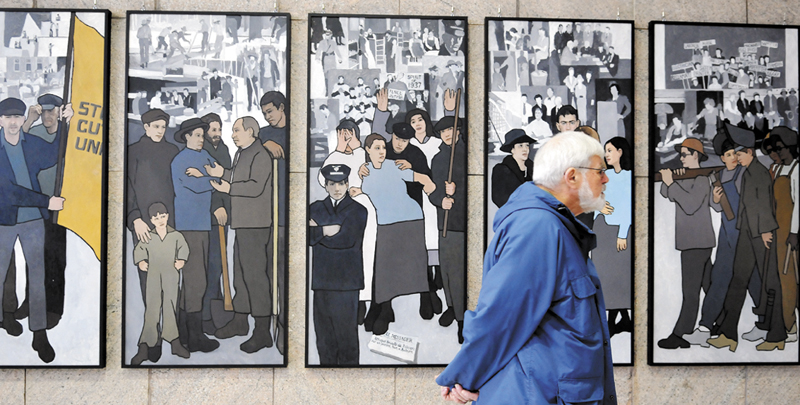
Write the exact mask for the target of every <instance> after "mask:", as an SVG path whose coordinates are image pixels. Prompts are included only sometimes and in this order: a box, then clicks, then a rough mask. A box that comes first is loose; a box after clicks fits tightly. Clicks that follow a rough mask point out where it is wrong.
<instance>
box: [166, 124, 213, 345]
mask: <svg viewBox="0 0 800 405" xmlns="http://www.w3.org/2000/svg"><path fill="white" fill-rule="evenodd" d="M208 126H209V124H208V123H206V122H204V121H203V120H201V119H200V118H190V119H188V120H186V121H184V122H182V123H181V127H180V129H178V131H177V132H175V140H176V141H177V142H180V143H185V144H186V148H184V149H183V150H182V151H180V153H178V155H176V156H175V158H174V159H173V160H172V163H171V164H170V169H171V171H172V184H173V186H174V187H175V214H174V215H175V230H176V231H179V232H180V233H181V234H182V235H183V237H184V238H185V239H186V243H187V244H188V245H189V258H188V259H187V260H186V264H185V265H184V266H183V270H182V274H183V277H182V282H181V297H180V303H179V307H180V312H179V313H180V316H179V317H178V318H179V319H178V321H179V323H178V324H179V326H180V329H181V334H180V338H181V342H183V343H186V345H187V348H188V349H189V351H190V352H196V351H202V352H210V351H212V350H214V349H216V348H217V347H219V342H217V341H215V340H212V339H208V338H207V337H206V336H205V334H204V333H203V330H202V312H201V311H202V310H203V295H205V291H206V285H207V272H208V249H209V232H210V231H211V216H210V215H209V212H211V195H212V192H213V191H214V188H213V187H212V186H211V182H210V181H209V178H208V177H207V176H208V173H207V172H206V169H205V166H206V165H211V166H217V162H216V161H215V160H214V158H212V157H211V155H210V154H209V153H208V151H206V150H205V149H203V144H204V142H205V132H206V130H207V129H208ZM192 168H194V169H196V170H195V171H199V172H200V174H201V176H196V174H197V173H195V174H190V170H191V169H192ZM184 325H185V328H184ZM184 332H185V333H184Z"/></svg>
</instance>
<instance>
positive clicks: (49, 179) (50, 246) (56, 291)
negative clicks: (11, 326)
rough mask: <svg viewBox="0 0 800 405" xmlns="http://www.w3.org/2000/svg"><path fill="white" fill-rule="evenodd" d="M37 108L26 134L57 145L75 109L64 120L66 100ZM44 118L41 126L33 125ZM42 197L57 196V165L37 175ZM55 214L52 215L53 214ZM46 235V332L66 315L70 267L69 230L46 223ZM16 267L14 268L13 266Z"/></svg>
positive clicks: (24, 309) (49, 100) (48, 99)
mask: <svg viewBox="0 0 800 405" xmlns="http://www.w3.org/2000/svg"><path fill="white" fill-rule="evenodd" d="M37 101H38V104H37V105H34V106H31V108H30V110H29V111H28V118H27V119H26V120H25V123H24V124H23V125H22V130H23V131H24V132H25V133H26V134H31V135H33V136H36V137H39V138H41V139H42V140H44V141H45V142H47V143H48V144H50V145H53V144H54V141H55V139H56V135H58V133H59V131H64V130H65V129H64V128H62V126H63V125H65V124H67V123H69V119H70V118H72V109H71V108H69V109H68V110H66V111H65V112H68V113H67V114H66V115H64V117H63V118H62V109H61V106H62V105H63V100H62V99H61V97H58V96H56V95H54V94H44V95H41V96H39V98H38V100H37ZM40 118H41V123H39V124H38V125H33V124H35V123H36V121H38V120H39V119H40ZM36 178H37V180H38V181H39V187H40V188H41V191H42V193H44V194H47V195H49V196H53V195H55V184H56V165H55V164H54V165H53V166H51V167H48V168H46V169H43V170H41V171H39V173H38V174H37V175H36ZM50 214H51V215H52V214H53V213H52V212H51V213H50ZM44 231H45V237H44V240H45V247H44V254H45V291H46V293H47V314H48V315H47V329H52V328H53V327H55V326H56V325H57V324H58V322H59V320H60V319H61V315H63V314H64V283H65V280H64V270H65V269H66V267H67V229H66V228H64V227H63V226H61V225H58V224H55V223H53V222H52V221H45V222H44ZM12 267H13V264H12ZM28 305H29V302H28V301H27V300H26V301H23V303H22V305H20V309H19V310H18V311H16V314H15V316H16V318H17V319H22V318H25V317H27V316H28V309H29V306H28Z"/></svg>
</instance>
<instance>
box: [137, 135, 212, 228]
mask: <svg viewBox="0 0 800 405" xmlns="http://www.w3.org/2000/svg"><path fill="white" fill-rule="evenodd" d="M214 162H215V160H214V158H212V157H211V155H209V154H208V152H207V151H206V150H204V149H200V150H199V151H196V150H192V149H189V148H184V149H183V150H182V151H180V153H178V154H177V155H176V156H175V158H174V159H172V164H171V165H170V167H171V170H172V185H173V187H175V230H176V231H210V230H211V215H208V213H209V212H211V192H212V191H214V188H213V187H211V179H212V177H208V173H206V169H205V168H204V167H203V166H204V165H209V164H212V163H214ZM190 167H193V168H195V169H197V170H200V172H202V173H203V177H192V176H189V175H187V174H186V169H188V168H190ZM140 208H144V209H145V210H146V209H149V207H140Z"/></svg>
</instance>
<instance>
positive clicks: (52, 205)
mask: <svg viewBox="0 0 800 405" xmlns="http://www.w3.org/2000/svg"><path fill="white" fill-rule="evenodd" d="M47 209H48V210H50V211H61V210H63V209H64V197H56V196H53V197H50V202H49V203H48V204H47Z"/></svg>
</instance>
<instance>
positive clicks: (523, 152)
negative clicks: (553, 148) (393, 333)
mask: <svg viewBox="0 0 800 405" xmlns="http://www.w3.org/2000/svg"><path fill="white" fill-rule="evenodd" d="M535 143H536V140H535V139H533V138H531V137H530V136H528V135H527V134H525V131H524V130H522V129H519V128H516V129H512V130H511V131H508V132H507V133H506V136H505V142H504V143H503V146H501V147H500V150H501V151H503V152H506V153H509V155H508V156H506V157H505V158H503V161H502V162H500V163H498V164H496V165H495V166H494V168H492V202H494V204H495V205H496V206H497V208H500V207H502V206H503V205H504V204H505V203H506V201H508V197H511V194H512V193H514V191H516V190H517V187H519V186H521V185H522V184H523V183H525V182H526V181H531V179H532V178H533V161H532V160H531V159H530V158H528V155H529V154H530V152H531V146H533V144H535Z"/></svg>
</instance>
